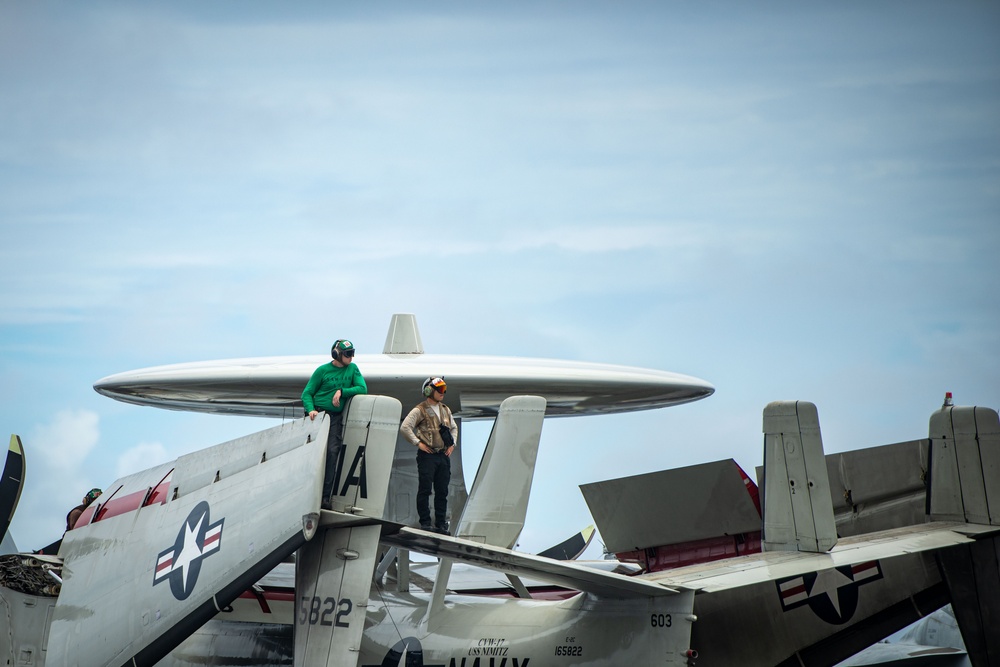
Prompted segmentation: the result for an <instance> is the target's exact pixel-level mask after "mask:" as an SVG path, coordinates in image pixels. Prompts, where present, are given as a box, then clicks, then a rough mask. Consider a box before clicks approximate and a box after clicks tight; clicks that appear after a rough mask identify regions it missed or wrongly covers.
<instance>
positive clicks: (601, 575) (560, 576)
mask: <svg viewBox="0 0 1000 667" xmlns="http://www.w3.org/2000/svg"><path fill="white" fill-rule="evenodd" d="M382 542H383V543H384V544H389V545H392V546H394V547H399V548H401V549H409V550H410V551H416V552H418V553H422V554H426V555H428V556H436V557H443V558H451V559H454V560H457V561H462V562H465V563H471V564H473V565H478V566H480V567H486V568H490V569H493V570H497V571H500V572H504V573H507V574H514V575H518V576H525V577H531V578H532V579H538V580H539V581H545V582H548V583H552V584H556V585H558V586H564V587H566V588H571V589H574V590H578V591H584V592H587V593H593V594H595V595H600V596H605V597H616V598H648V597H659V596H663V595H674V594H677V593H679V592H680V591H679V590H677V589H676V588H671V587H670V586H668V585H666V584H665V583H660V582H654V581H649V580H645V579H639V578H635V577H626V576H624V575H620V574H615V573H613V572H603V571H601V570H595V569H592V568H589V567H586V566H584V565H578V564H576V563H572V562H568V561H557V560H552V559H550V558H543V557H541V556H535V555H532V554H526V553H521V552H518V551H511V550H510V549H503V548H501V547H493V546H490V545H487V544H481V543H479V542H473V541H471V540H465V539H462V538H458V537H448V536H445V535H438V534H435V533H428V532H425V531H423V530H417V529H415V528H407V527H402V526H400V527H399V530H398V531H395V532H392V531H385V532H383V535H382Z"/></svg>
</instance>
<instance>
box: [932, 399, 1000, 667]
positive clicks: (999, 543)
mask: <svg viewBox="0 0 1000 667" xmlns="http://www.w3.org/2000/svg"><path fill="white" fill-rule="evenodd" d="M928 430H929V436H930V441H931V451H930V490H929V496H928V498H927V513H928V514H930V516H931V518H932V519H942V520H948V521H964V522H969V523H979V524H990V525H993V526H1000V418H998V416H997V412H996V410H993V409H990V408H984V407H971V406H970V407H958V406H952V405H950V401H946V403H945V405H944V406H943V407H942V408H941V409H940V410H938V411H937V412H935V413H933V414H932V415H931V418H930V425H929V429H928ZM938 562H939V564H940V566H941V569H942V571H943V573H944V579H945V583H946V584H947V586H948V593H949V596H950V597H951V603H952V607H953V608H954V610H955V618H956V619H957V620H958V626H959V628H960V629H961V630H962V637H963V638H964V640H965V645H966V649H967V650H968V652H969V658H970V659H971V661H972V664H973V665H1000V633H998V632H997V631H996V629H997V627H1000V605H998V604H997V600H998V599H1000V536H996V535H993V536H989V537H980V538H978V539H977V540H976V541H975V542H973V543H972V544H969V545H963V546H961V547H958V548H955V549H947V550H945V551H942V552H941V554H940V555H939V557H938Z"/></svg>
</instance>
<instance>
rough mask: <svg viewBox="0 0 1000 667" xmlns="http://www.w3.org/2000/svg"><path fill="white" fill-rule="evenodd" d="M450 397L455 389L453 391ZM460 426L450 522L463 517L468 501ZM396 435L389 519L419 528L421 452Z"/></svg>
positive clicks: (450, 495) (453, 455) (453, 462)
mask: <svg viewBox="0 0 1000 667" xmlns="http://www.w3.org/2000/svg"><path fill="white" fill-rule="evenodd" d="M448 391H449V393H450V392H451V389H450V388H449V390H448ZM450 402H451V401H450V400H449V403H450ZM456 421H457V422H458V447H456V448H455V450H454V451H453V452H452V453H451V482H450V483H449V485H448V516H449V517H450V520H453V519H455V518H456V517H460V516H462V510H463V508H464V507H465V502H466V500H467V498H468V493H467V492H466V490H465V488H466V487H465V472H464V465H463V464H462V457H463V452H464V450H465V447H463V442H464V439H463V437H462V420H460V419H458V420H456ZM396 426H397V434H396V445H395V453H394V459H393V464H392V477H391V478H390V480H389V495H388V497H387V498H386V506H385V519H386V520H388V521H392V522H394V523H401V524H405V525H408V526H416V525H417V524H418V523H419V522H418V520H417V481H418V480H417V448H416V447H414V446H413V444H412V443H411V442H410V441H409V440H407V439H406V438H405V437H403V435H402V434H401V433H398V426H399V425H398V424H397V425H396Z"/></svg>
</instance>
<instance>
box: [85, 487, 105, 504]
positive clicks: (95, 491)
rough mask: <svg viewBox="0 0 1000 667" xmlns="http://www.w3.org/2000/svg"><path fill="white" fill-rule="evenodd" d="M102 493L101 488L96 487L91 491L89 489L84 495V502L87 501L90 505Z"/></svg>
mask: <svg viewBox="0 0 1000 667" xmlns="http://www.w3.org/2000/svg"><path fill="white" fill-rule="evenodd" d="M101 493H102V491H101V490H100V489H96V488H95V489H91V490H90V491H87V495H85V496H84V497H83V502H85V503H87V504H88V505H89V504H90V503H92V502H94V500H95V499H96V498H97V497H98V496H99V495H101Z"/></svg>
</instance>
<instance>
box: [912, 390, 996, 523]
mask: <svg viewBox="0 0 1000 667" xmlns="http://www.w3.org/2000/svg"><path fill="white" fill-rule="evenodd" d="M929 436H930V440H931V454H930V478H931V487H930V494H929V497H928V508H927V509H928V511H927V513H928V514H930V515H931V518H933V519H941V520H945V521H966V522H970V523H981V524H988V525H991V526H1000V421H998V417H997V412H996V410H992V409H990V408H984V407H959V406H945V407H943V408H941V409H940V410H938V411H937V412H935V413H933V414H932V415H931V418H930V424H929Z"/></svg>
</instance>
